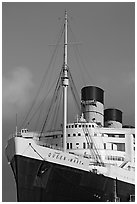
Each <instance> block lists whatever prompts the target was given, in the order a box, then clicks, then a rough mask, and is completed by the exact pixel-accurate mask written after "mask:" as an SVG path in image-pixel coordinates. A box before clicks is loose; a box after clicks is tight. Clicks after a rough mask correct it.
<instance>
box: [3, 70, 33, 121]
mask: <svg viewBox="0 0 137 204" xmlns="http://www.w3.org/2000/svg"><path fill="white" fill-rule="evenodd" d="M33 87H34V83H33V81H32V73H31V72H30V71H29V70H28V69H27V68H25V67H18V68H15V69H13V70H12V72H11V74H10V75H9V76H3V87H2V89H3V90H2V103H3V118H4V119H5V118H10V117H12V116H13V114H14V115H15V113H16V112H17V111H18V110H20V111H21V110H24V109H25V107H26V106H27V105H28V103H29V102H30V100H31V93H32V90H33Z"/></svg>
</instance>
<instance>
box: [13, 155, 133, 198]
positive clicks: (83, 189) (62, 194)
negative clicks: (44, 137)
mask: <svg viewBox="0 0 137 204" xmlns="http://www.w3.org/2000/svg"><path fill="white" fill-rule="evenodd" d="M11 166H12V169H13V172H14V176H15V180H16V185H17V200H18V201H22V202H46V201H47V202H65V201H66V202H106V201H114V180H113V179H110V178H107V177H105V176H103V175H98V174H96V173H91V172H85V171H82V170H79V169H74V168H71V167H66V166H62V165H58V164H53V163H49V162H47V161H40V160H36V159H31V158H28V157H23V156H15V157H14V158H13V160H12V162H11ZM134 194H135V187H134V185H131V184H128V183H124V182H120V181H117V196H118V197H119V198H120V201H123V202H125V201H129V198H130V195H134Z"/></svg>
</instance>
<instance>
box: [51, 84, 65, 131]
mask: <svg viewBox="0 0 137 204" xmlns="http://www.w3.org/2000/svg"><path fill="white" fill-rule="evenodd" d="M62 96H63V93H62V90H61V88H60V93H59V96H58V98H59V99H58V103H57V104H56V107H55V109H56V111H55V114H54V116H53V117H54V118H53V123H52V127H51V129H53V130H56V128H57V120H58V116H59V110H60V106H61V99H62ZM58 122H60V121H59V120H58Z"/></svg>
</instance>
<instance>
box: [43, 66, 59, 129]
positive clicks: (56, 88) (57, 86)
mask: <svg viewBox="0 0 137 204" xmlns="http://www.w3.org/2000/svg"><path fill="white" fill-rule="evenodd" d="M62 71H63V69H61V71H60V74H59V78H58V81H57V83H56V87H55V91H54V93H53V98H52V101H51V104H50V107H49V110H48V112H47V116H46V119H45V121H44V123H43V126H42V129H41V133H42V132H43V130H44V128H45V125H46V122H47V119H48V117H49V113H50V111H51V108H52V105H53V103H54V102H55V101H56V100H57V94H58V90H59V88H60V81H61V75H62Z"/></svg>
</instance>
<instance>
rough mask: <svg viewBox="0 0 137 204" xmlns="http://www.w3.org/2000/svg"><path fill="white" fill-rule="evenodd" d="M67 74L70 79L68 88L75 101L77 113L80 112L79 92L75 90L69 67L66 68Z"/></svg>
mask: <svg viewBox="0 0 137 204" xmlns="http://www.w3.org/2000/svg"><path fill="white" fill-rule="evenodd" d="M68 76H69V79H70V88H71V91H72V94H73V97H74V100H75V103H76V105H77V108H78V111H79V113H81V108H80V98H79V94H78V92H77V88H76V86H75V83H74V81H73V77H72V74H71V72H70V69H68Z"/></svg>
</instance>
